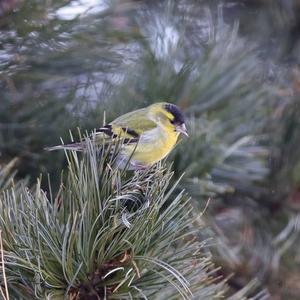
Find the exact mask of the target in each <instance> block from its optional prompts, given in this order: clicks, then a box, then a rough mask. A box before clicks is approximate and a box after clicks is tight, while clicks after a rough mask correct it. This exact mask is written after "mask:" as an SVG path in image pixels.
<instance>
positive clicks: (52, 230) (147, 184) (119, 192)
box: [0, 143, 224, 300]
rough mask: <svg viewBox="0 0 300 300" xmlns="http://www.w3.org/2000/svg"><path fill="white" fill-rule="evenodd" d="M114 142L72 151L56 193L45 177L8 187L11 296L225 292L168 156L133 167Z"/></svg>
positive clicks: (5, 220)
mask: <svg viewBox="0 0 300 300" xmlns="http://www.w3.org/2000/svg"><path fill="white" fill-rule="evenodd" d="M110 150H111V149H110ZM110 150H104V149H95V148H94V147H93V146H92V144H90V143H89V147H88V151H87V153H85V154H82V157H79V156H78V155H77V154H76V153H75V152H70V153H67V154H66V156H67V160H68V170H67V175H66V179H65V180H63V181H62V183H61V187H60V189H59V191H58V192H57V193H56V194H52V192H51V189H50V192H49V193H46V192H45V191H43V190H42V189H41V186H40V181H38V183H37V184H36V186H35V187H34V188H32V189H29V188H27V187H26V185H25V184H22V186H21V187H20V190H19V193H16V192H15V189H13V188H12V189H6V190H5V191H3V192H2V194H1V205H0V228H1V229H2V240H3V248H4V256H5V261H4V262H5V274H6V280H5V282H7V284H8V290H9V293H10V295H11V299H24V300H25V299H57V300H58V299H68V300H75V299H78V300H79V299H80V300H85V299H166V298H167V299H192V298H193V297H194V296H196V299H212V298H214V299H216V298H219V297H221V296H222V294H223V291H224V283H223V282H220V281H219V283H217V282H216V279H215V277H214V276H213V274H214V273H215V271H216V270H215V268H214V267H213V265H212V263H211V260H210V255H209V254H208V253H207V249H206V250H205V244H206V243H205V241H202V242H199V240H198V239H197V238H196V235H195V232H196V230H195V227H193V220H195V219H197V218H199V216H198V217H195V215H194V214H193V208H192V206H191V204H190V202H189V198H188V196H187V195H186V193H185V192H184V191H182V192H180V193H177V195H176V196H175V197H174V193H173V191H174V189H175V188H176V183H175V184H174V185H172V186H170V185H169V184H170V179H171V177H172V175H173V174H172V172H170V170H169V169H168V168H166V166H165V165H164V164H162V165H159V166H155V167H153V168H151V169H149V170H143V171H138V172H134V173H129V174H128V172H125V171H122V170H118V169H116V168H115V167H114V159H115V157H116V155H117V151H118V150H116V151H115V152H114V154H113V155H111V154H109V151H110ZM110 153H111V152H110ZM198 230H199V229H198ZM0 277H1V282H4V277H3V272H2V274H1V275H0Z"/></svg>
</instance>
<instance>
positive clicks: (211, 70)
mask: <svg viewBox="0 0 300 300" xmlns="http://www.w3.org/2000/svg"><path fill="white" fill-rule="evenodd" d="M299 63H300V1H298V0H274V1H268V0H239V1H238V0H236V1H234V0H231V1H229V0H228V1H226V0H223V1H221V0H207V1H204V0H203V1H200V0H178V1H162V0H160V1H156V0H152V1H125V0H123V1H121V0H119V1H118V0H81V1H80V0H73V1H68V0H44V1H42V0H39V1H38V0H27V1H22V0H1V1H0V91H1V93H0V168H1V167H2V168H4V166H7V165H8V164H9V163H10V164H9V168H11V169H12V170H13V171H15V172H16V174H17V175H16V176H17V178H26V180H28V181H29V182H31V183H34V182H35V181H36V178H37V177H38V176H40V175H41V174H42V175H43V178H44V180H43V182H44V188H45V189H47V187H48V182H47V174H50V178H51V182H52V185H53V189H55V188H57V187H58V185H59V182H60V177H61V169H62V168H63V167H64V165H65V161H64V154H63V153H60V152H52V153H49V152H45V151H44V150H43V148H44V147H46V146H51V145H55V144H59V143H60V138H62V139H63V140H64V141H69V139H70V138H69V130H71V131H72V134H73V135H74V137H76V136H77V128H80V129H81V130H83V131H84V130H88V131H90V130H91V129H93V128H95V127H98V126H100V125H101V124H102V122H103V118H104V112H105V118H106V120H107V121H111V120H112V119H114V118H115V117H116V116H118V115H120V114H122V113H125V112H127V111H130V110H133V109H137V108H139V107H143V106H146V105H148V104H150V103H153V102H157V101H169V102H173V103H177V104H178V105H179V106H180V107H182V108H183V110H184V111H185V114H186V115H187V118H188V127H189V131H190V138H189V139H185V140H182V141H181V142H180V143H179V145H178V147H177V148H176V150H175V151H174V152H173V153H172V155H171V157H170V158H169V161H170V162H171V161H173V169H174V172H175V178H174V180H175V179H176V178H178V177H179V176H181V174H182V173H183V172H184V173H185V175H184V177H183V179H182V180H181V182H180V184H179V188H180V189H182V188H184V189H186V190H187V191H188V193H189V194H190V195H191V197H192V200H191V201H192V202H193V205H194V206H195V207H196V208H197V209H199V212H201V211H202V210H203V209H204V208H205V207H206V206H207V204H208V208H207V209H206V212H205V215H204V218H205V222H206V223H207V224H208V226H207V229H206V231H205V232H203V235H205V236H209V237H213V240H212V243H211V245H210V248H211V251H212V252H213V254H214V256H213V258H214V262H215V263H216V265H218V266H221V268H220V270H219V273H220V275H222V276H225V277H226V276H229V275H231V277H230V279H229V281H228V284H229V286H230V289H231V291H232V292H236V291H239V290H241V289H242V288H243V287H244V286H246V285H247V284H248V283H249V282H251V280H253V279H254V278H256V279H257V281H258V282H259V290H261V291H264V292H263V294H261V297H260V298H259V296H256V298H254V297H253V298H252V299H272V300H279V299H299V295H300V252H299V245H300V244H299V243H300V239H299V238H300V236H299V230H300V214H299V212H300V151H299V148H298V147H299V145H300V142H299V141H300V106H299V103H300V64H299ZM0 187H1V186H0ZM256 293H257V291H256ZM256 295H257V294H256ZM235 299H237V298H235Z"/></svg>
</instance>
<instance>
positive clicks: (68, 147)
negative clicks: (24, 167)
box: [44, 143, 86, 151]
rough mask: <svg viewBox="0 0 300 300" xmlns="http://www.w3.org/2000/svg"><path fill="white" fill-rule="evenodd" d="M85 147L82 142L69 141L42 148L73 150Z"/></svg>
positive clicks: (80, 149) (48, 149)
mask: <svg viewBox="0 0 300 300" xmlns="http://www.w3.org/2000/svg"><path fill="white" fill-rule="evenodd" d="M85 148H86V146H85V145H84V143H71V144H66V145H58V146H53V147H46V148H44V149H45V150H47V151H55V150H73V151H83V150H84V149H85Z"/></svg>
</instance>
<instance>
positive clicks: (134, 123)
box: [96, 109, 157, 140]
mask: <svg viewBox="0 0 300 300" xmlns="http://www.w3.org/2000/svg"><path fill="white" fill-rule="evenodd" d="M155 127H157V125H156V123H155V122H153V121H151V120H150V119H149V117H148V112H147V111H146V110H145V109H139V110H136V111H133V112H129V113H127V114H125V115H122V116H120V117H119V118H117V119H115V120H114V121H112V122H111V123H109V124H108V125H105V126H103V127H101V128H99V129H97V130H96V139H98V138H100V137H101V138H102V139H103V137H105V136H106V137H113V138H114V137H122V138H126V139H133V140H138V139H139V137H140V136H141V135H142V134H143V133H144V132H146V131H148V130H151V129H153V128H155Z"/></svg>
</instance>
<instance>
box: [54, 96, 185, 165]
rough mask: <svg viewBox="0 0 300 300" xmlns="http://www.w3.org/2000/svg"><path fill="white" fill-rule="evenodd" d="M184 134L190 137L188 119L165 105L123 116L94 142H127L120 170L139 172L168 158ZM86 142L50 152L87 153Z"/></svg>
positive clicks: (174, 106)
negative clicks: (124, 140) (186, 124)
mask: <svg viewBox="0 0 300 300" xmlns="http://www.w3.org/2000/svg"><path fill="white" fill-rule="evenodd" d="M180 133H183V134H185V135H187V132H186V127H185V124H184V117H183V114H182V112H181V110H180V109H179V108H178V107H177V106H176V105H174V104H170V103H166V102H161V103H155V104H152V105H150V106H148V107H146V108H142V109H138V110H135V111H132V112H129V113H127V114H125V115H122V116H120V117H118V118H117V119H115V120H114V121H112V122H111V123H109V124H107V125H106V126H103V127H102V128H100V129H98V130H96V131H95V133H94V134H93V135H92V139H93V141H94V142H95V143H97V144H99V143H103V141H105V139H109V138H110V139H111V138H116V137H121V138H125V139H126V140H127V142H126V143H124V145H123V146H122V149H121V151H120V154H119V157H118V166H119V167H120V168H122V167H124V166H125V165H126V164H127V163H128V160H129V158H130V157H131V159H130V162H129V168H130V169H139V168H145V167H148V166H151V165H153V164H154V163H156V162H158V161H160V160H161V159H163V158H164V157H166V156H167V155H168V154H169V153H170V151H171V150H172V149H173V148H174V147H175V145H176V142H177V139H178V136H179V134H180ZM84 147H85V145H84V142H81V143H73V144H69V145H60V146H55V147H51V148H48V150H56V149H71V150H83V149H84Z"/></svg>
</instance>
